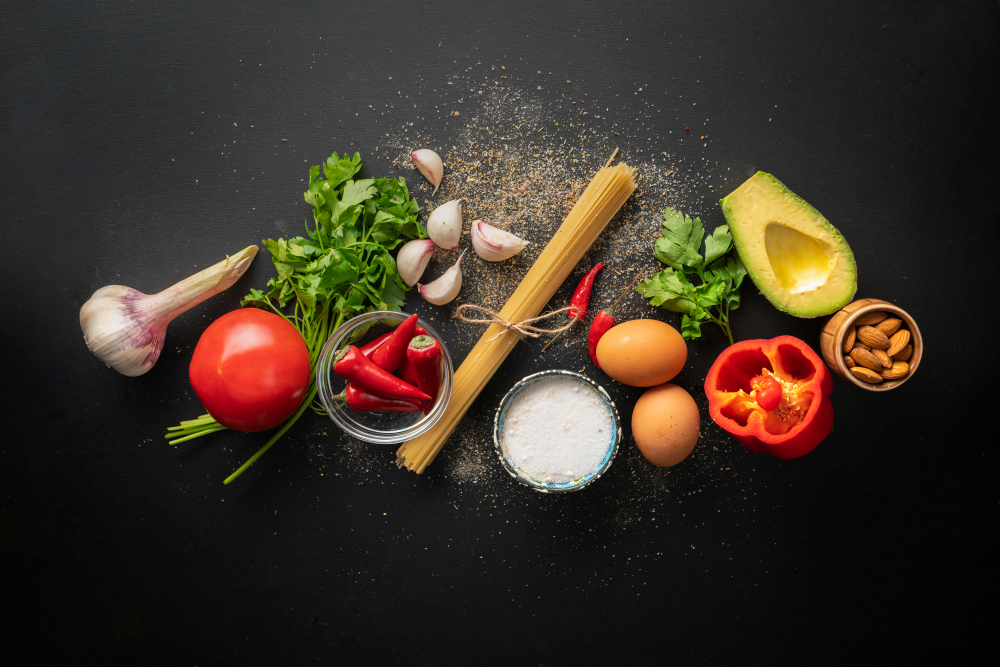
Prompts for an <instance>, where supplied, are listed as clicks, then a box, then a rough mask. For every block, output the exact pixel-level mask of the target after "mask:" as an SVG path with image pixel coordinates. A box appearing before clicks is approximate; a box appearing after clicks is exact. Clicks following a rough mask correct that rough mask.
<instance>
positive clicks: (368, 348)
mask: <svg viewBox="0 0 1000 667" xmlns="http://www.w3.org/2000/svg"><path fill="white" fill-rule="evenodd" d="M391 335H392V332H391V331H390V332H389V333H387V334H382V335H381V336H379V337H378V338H376V339H375V340H373V341H370V342H368V343H365V344H364V345H362V346H361V347H359V348H358V349H359V350H360V351H361V354H363V355H365V356H366V357H368V358H369V359H371V358H372V354H374V353H375V350H377V349H378V346H379V345H381V344H382V343H384V342H385V341H387V340H389V336H391Z"/></svg>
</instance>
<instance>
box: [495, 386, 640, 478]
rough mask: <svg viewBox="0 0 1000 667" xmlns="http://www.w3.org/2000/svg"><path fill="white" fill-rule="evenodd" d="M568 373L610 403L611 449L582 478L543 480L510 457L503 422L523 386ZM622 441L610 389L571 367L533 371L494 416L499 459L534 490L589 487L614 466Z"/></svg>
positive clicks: (515, 387)
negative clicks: (522, 467)
mask: <svg viewBox="0 0 1000 667" xmlns="http://www.w3.org/2000/svg"><path fill="white" fill-rule="evenodd" d="M553 376H556V377H568V378H572V379H574V380H576V381H577V382H580V383H582V384H584V385H586V386H587V387H588V389H590V390H591V391H593V392H594V393H595V394H597V396H598V397H599V398H600V399H601V402H602V403H604V405H605V406H606V407H607V409H608V412H609V413H610V414H611V423H612V432H611V437H610V438H609V439H608V451H607V453H606V454H605V455H604V458H603V460H602V461H601V463H600V465H598V467H597V469H596V470H594V471H593V472H590V473H588V474H586V475H584V476H583V477H580V478H579V479H575V480H573V481H570V482H562V483H548V482H543V481H541V480H537V479H533V478H532V477H530V476H529V475H528V474H526V473H525V472H524V471H522V470H519V469H518V468H517V466H516V465H514V462H513V461H512V460H511V457H510V456H509V455H508V454H507V450H506V449H505V448H504V422H505V420H506V419H507V412H508V410H509V409H510V406H511V404H512V403H513V402H514V399H515V398H517V396H518V394H520V393H521V392H522V391H524V389H525V388H526V387H528V386H530V385H532V384H534V383H535V382H538V381H539V380H542V379H545V378H548V377H553ZM621 441H622V424H621V418H620V417H619V416H618V409H617V408H616V407H615V404H614V403H613V402H612V401H611V397H610V396H608V393H607V392H606V391H604V389H603V388H602V387H601V386H600V385H598V384H597V383H596V382H594V381H593V380H591V379H590V378H588V377H587V376H585V375H580V374H579V373H573V372H572V371H564V370H550V371H542V372H540V373H535V374H534V375H529V376H528V377H526V378H524V379H523V380H521V381H520V382H518V383H517V384H515V385H514V386H513V387H511V390H510V391H509V392H507V395H506V396H504V397H503V400H502V401H500V407H499V408H497V413H496V417H495V418H494V420H493V446H494V449H496V453H497V456H499V457H500V463H502V464H503V467H504V469H505V470H506V471H507V472H508V473H510V475H511V477H513V478H514V479H516V480H517V481H518V482H520V483H521V484H524V485H525V486H527V487H530V488H532V489H534V490H535V491H540V492H542V493H568V492H570V491H579V490H580V489H582V488H584V487H586V486H587V485H589V484H591V483H592V482H594V481H595V480H596V479H598V478H599V477H600V476H601V475H603V474H604V471H606V470H607V469H608V468H610V467H611V462H612V461H613V460H614V458H615V454H616V453H617V452H618V445H619V444H621Z"/></svg>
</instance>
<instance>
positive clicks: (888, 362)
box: [872, 350, 892, 368]
mask: <svg viewBox="0 0 1000 667" xmlns="http://www.w3.org/2000/svg"><path fill="white" fill-rule="evenodd" d="M872 356H873V357H875V358H876V359H878V362H879V363H880V364H882V368H892V358H891V357H890V356H889V355H888V354H886V352H885V350H872Z"/></svg>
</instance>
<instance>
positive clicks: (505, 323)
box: [455, 303, 576, 343]
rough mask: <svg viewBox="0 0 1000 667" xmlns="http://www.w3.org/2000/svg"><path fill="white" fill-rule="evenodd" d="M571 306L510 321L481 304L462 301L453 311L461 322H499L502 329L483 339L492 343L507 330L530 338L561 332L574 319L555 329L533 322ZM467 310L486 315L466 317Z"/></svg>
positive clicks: (567, 309) (521, 336) (573, 321)
mask: <svg viewBox="0 0 1000 667" xmlns="http://www.w3.org/2000/svg"><path fill="white" fill-rule="evenodd" d="M571 308H572V306H566V307H565V308H560V309H559V310H552V311H549V312H547V313H545V314H544V315H539V316H538V317H529V318H528V319H526V320H521V321H520V322H511V321H509V320H505V319H504V318H502V317H500V315H499V313H496V312H494V311H492V310H490V309H489V308H483V307H482V306H476V305H473V304H471V303H464V304H462V305H461V306H459V307H458V309H457V310H456V311H455V316H456V317H457V318H458V319H460V320H462V321H463V322H469V323H471V324H499V325H500V326H502V327H503V331H499V332H497V334H496V335H494V336H492V337H490V339H489V340H487V341H485V342H487V343H492V342H493V341H495V340H496V339H498V338H499V337H500V336H502V335H504V334H505V333H507V332H508V331H509V332H511V333H512V334H514V335H515V336H517V337H518V338H524V337H525V336H528V337H530V338H538V337H539V336H541V335H542V334H558V333H562V332H563V331H566V330H567V329H569V328H570V327H571V326H573V324H575V323H576V320H575V319H573V318H570V320H569V322H568V323H566V325H565V326H562V327H558V328H555V329H543V328H542V327H537V326H535V323H536V322H541V321H543V320H547V319H549V318H552V317H555V316H556V315H561V314H563V313H567V312H569V310H570V309H571ZM469 311H478V312H480V313H483V314H485V315H487V316H488V317H486V318H475V317H468V316H466V315H465V313H466V312H469Z"/></svg>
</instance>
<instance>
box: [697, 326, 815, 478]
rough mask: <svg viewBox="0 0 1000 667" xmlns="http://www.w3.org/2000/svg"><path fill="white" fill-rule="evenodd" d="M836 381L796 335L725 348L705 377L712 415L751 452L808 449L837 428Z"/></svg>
mask: <svg viewBox="0 0 1000 667" xmlns="http://www.w3.org/2000/svg"><path fill="white" fill-rule="evenodd" d="M832 389H833V380H832V379H831V378H830V371H829V370H828V369H827V367H826V364H824V363H823V360H822V359H820V358H819V356H818V355H817V354H816V353H815V352H813V350H812V348H810V347H809V346H808V345H807V344H806V343H804V342H803V341H801V340H799V339H798V338H794V337H792V336H778V337H777V338H772V339H770V340H744V341H741V342H739V343H736V344H735V345H730V346H729V347H728V348H726V349H725V350H724V351H723V352H722V354H720V355H719V358H718V359H716V360H715V363H714V364H712V368H711V369H710V370H709V371H708V376H707V377H706V378H705V394H706V396H708V414H709V415H711V417H712V419H713V420H714V421H715V423H716V424H718V425H719V426H721V427H722V428H723V430H725V431H727V432H728V433H729V434H730V435H732V436H733V437H734V438H736V440H737V441H738V442H740V443H741V444H742V445H743V446H744V447H746V448H747V449H749V450H750V451H752V452H767V453H768V454H771V455H773V456H776V457H778V458H779V459H794V458H796V457H799V456H802V455H803V454H808V453H809V452H811V451H812V450H813V449H814V448H815V447H816V445H818V444H819V443H820V441H822V440H823V438H825V437H826V436H827V435H829V434H830V429H832V428H833V404H832V403H831V402H830V391H831V390H832Z"/></svg>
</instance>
